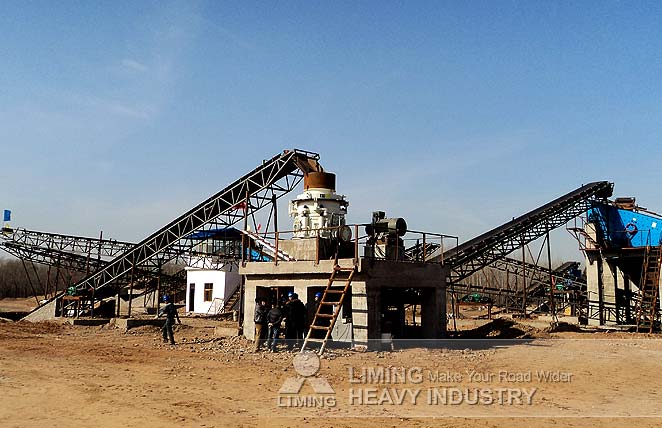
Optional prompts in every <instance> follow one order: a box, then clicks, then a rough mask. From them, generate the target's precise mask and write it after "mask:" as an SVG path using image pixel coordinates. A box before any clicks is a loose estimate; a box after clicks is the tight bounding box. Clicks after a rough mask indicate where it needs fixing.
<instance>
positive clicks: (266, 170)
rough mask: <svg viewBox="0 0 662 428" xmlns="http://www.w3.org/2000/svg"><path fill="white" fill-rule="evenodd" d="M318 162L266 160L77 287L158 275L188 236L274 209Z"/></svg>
mask: <svg viewBox="0 0 662 428" xmlns="http://www.w3.org/2000/svg"><path fill="white" fill-rule="evenodd" d="M318 160H319V155H318V154H316V153H311V152H306V151H302V150H296V149H295V150H286V151H284V152H283V153H281V154H279V155H277V156H274V157H273V158H271V159H269V160H265V161H263V162H262V164H261V165H260V166H258V167H257V168H256V169H254V170H253V171H251V172H250V173H248V174H246V175H245V176H243V177H241V178H240V179H238V180H236V181H235V182H233V183H232V184H230V185H229V186H227V187H226V188H225V189H223V190H221V191H220V192H218V193H217V194H215V195H214V196H212V197H210V198H209V199H207V200H205V201H204V202H202V203H200V204H199V205H197V206H196V207H194V208H192V209H191V210H189V211H188V212H186V213H184V214H183V215H181V216H179V217H178V218H176V219H175V220H173V221H172V222H170V223H169V224H167V225H166V226H164V227H162V228H161V229H159V230H157V231H156V232H154V233H153V234H151V235H150V236H148V237H147V238H145V239H143V240H142V241H140V242H139V243H137V244H135V245H133V246H132V247H131V248H130V249H128V250H127V251H125V252H123V253H122V254H120V255H118V256H117V257H115V258H114V259H112V260H111V261H110V262H109V263H108V264H107V265H106V266H104V267H102V268H101V269H99V270H98V271H96V272H94V273H92V274H90V275H88V276H87V277H85V278H83V279H82V280H80V281H79V282H77V283H76V284H75V286H76V287H77V288H78V289H89V288H90V287H93V288H95V289H96V290H99V289H100V288H104V287H107V286H109V285H112V284H115V283H117V282H118V281H120V280H121V279H123V278H124V277H125V276H127V274H129V273H130V272H131V270H132V269H140V270H141V271H154V272H157V271H158V269H160V267H161V266H163V264H165V263H166V262H167V261H169V260H170V259H171V257H172V254H171V253H170V252H169V249H170V248H171V247H173V246H175V245H177V244H178V243H180V242H182V241H183V240H185V239H186V237H187V236H188V235H190V234H191V233H193V232H196V231H199V230H205V229H206V228H219V227H221V228H222V227H229V226H232V225H233V224H235V223H237V222H238V221H240V220H242V219H243V218H244V216H245V215H251V214H252V213H254V212H256V211H258V210H260V209H261V208H263V207H265V206H267V205H269V204H271V201H272V198H273V197H274V196H275V197H276V198H279V197H281V196H283V195H284V194H286V193H288V192H290V191H291V190H293V189H294V188H295V187H296V185H297V184H298V183H299V182H300V181H301V180H302V179H303V174H304V173H308V172H311V171H320V170H321V166H320V165H319V163H318ZM56 298H57V297H56ZM38 309H39V308H37V309H35V310H38Z"/></svg>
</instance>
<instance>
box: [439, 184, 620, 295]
mask: <svg viewBox="0 0 662 428" xmlns="http://www.w3.org/2000/svg"><path fill="white" fill-rule="evenodd" d="M612 190H613V183H609V182H607V181H598V182H594V183H589V184H587V185H584V186H582V187H580V188H579V189H576V190H574V191H572V192H570V193H568V194H566V195H564V196H562V197H560V198H558V199H555V200H554V201H552V202H550V203H548V204H545V205H543V206H542V207H540V208H537V209H535V210H533V211H531V212H529V213H526V214H524V215H522V216H520V217H518V218H516V219H513V220H512V221H510V222H508V223H506V224H504V225H502V226H499V227H497V228H496V229H493V230H491V231H489V232H487V233H484V234H482V235H480V236H478V237H476V238H474V239H472V240H470V241H467V242H465V243H464V244H461V245H459V246H458V247H456V248H453V249H451V250H448V251H446V252H444V254H443V260H444V262H445V264H446V265H447V266H449V267H450V281H451V282H452V283H458V282H459V281H461V280H463V279H464V278H467V277H468V276H469V275H471V274H473V273H474V272H476V271H478V270H480V269H483V268H485V267H487V266H489V265H491V264H492V263H494V262H496V261H498V260H499V259H503V258H504V257H506V256H507V255H508V254H510V253H512V252H513V251H515V250H516V249H518V248H521V247H523V246H525V245H527V244H529V243H530V242H533V241H535V240H536V239H538V238H540V237H542V236H544V235H546V234H547V233H548V232H549V231H551V230H553V229H555V228H557V227H560V226H562V225H564V224H566V223H567V222H568V221H570V220H572V219H573V218H575V217H577V216H579V215H580V214H582V213H584V212H586V211H587V210H588V209H589V208H590V207H591V203H592V202H593V201H596V200H598V199H600V200H602V199H606V198H608V197H609V196H611V193H612Z"/></svg>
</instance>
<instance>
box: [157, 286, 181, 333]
mask: <svg viewBox="0 0 662 428" xmlns="http://www.w3.org/2000/svg"><path fill="white" fill-rule="evenodd" d="M163 303H165V306H163V307H162V308H161V309H160V310H159V314H158V315H157V317H161V316H163V315H165V316H166V321H165V324H163V328H162V332H163V343H168V337H169V338H170V344H171V345H174V344H175V334H174V333H173V331H172V326H173V324H175V318H177V324H181V323H182V322H181V321H180V319H179V315H177V308H176V307H175V304H174V303H172V302H171V301H170V296H163Z"/></svg>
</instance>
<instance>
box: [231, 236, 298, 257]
mask: <svg viewBox="0 0 662 428" xmlns="http://www.w3.org/2000/svg"><path fill="white" fill-rule="evenodd" d="M241 233H243V234H244V235H246V236H248V237H249V238H250V239H252V240H253V241H254V242H255V243H257V244H260V245H261V246H262V251H263V252H264V253H266V254H267V255H268V256H271V257H273V258H276V257H277V258H278V260H285V261H287V262H291V261H295V259H294V257H292V256H290V255H289V254H288V253H286V252H285V251H283V250H280V249H279V250H276V247H275V246H274V245H273V244H272V243H271V242H269V241H267V240H266V239H265V238H263V237H262V236H260V235H258V234H257V233H255V232H251V231H250V230H242V231H241Z"/></svg>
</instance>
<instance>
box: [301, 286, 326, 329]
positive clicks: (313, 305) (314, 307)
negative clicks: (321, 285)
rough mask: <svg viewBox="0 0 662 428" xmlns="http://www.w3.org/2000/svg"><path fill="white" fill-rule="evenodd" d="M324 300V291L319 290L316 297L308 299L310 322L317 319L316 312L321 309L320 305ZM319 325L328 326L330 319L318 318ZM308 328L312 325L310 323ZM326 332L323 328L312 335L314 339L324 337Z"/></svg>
mask: <svg viewBox="0 0 662 428" xmlns="http://www.w3.org/2000/svg"><path fill="white" fill-rule="evenodd" d="M321 301H322V293H321V292H319V291H318V292H317V293H315V297H314V298H313V301H312V302H311V301H308V303H307V304H306V312H307V313H308V319H309V320H310V323H312V322H313V320H314V319H315V314H317V311H318V310H319V307H320V302H321ZM317 325H318V326H321V327H328V326H329V319H328V318H318V319H317ZM308 329H310V325H308ZM324 336H325V333H324V332H323V331H322V330H315V331H313V332H312V334H311V336H310V337H312V338H314V339H322V338H324Z"/></svg>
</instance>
